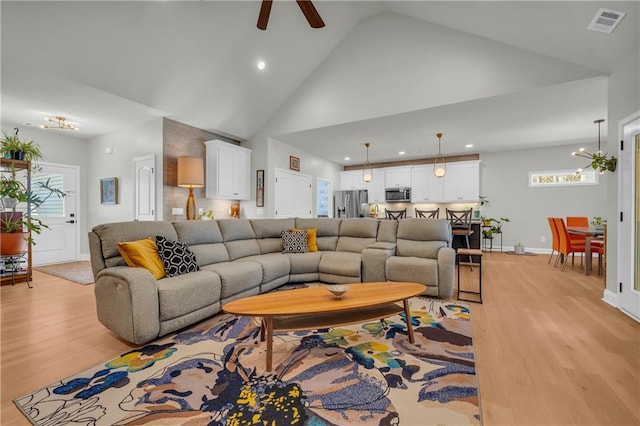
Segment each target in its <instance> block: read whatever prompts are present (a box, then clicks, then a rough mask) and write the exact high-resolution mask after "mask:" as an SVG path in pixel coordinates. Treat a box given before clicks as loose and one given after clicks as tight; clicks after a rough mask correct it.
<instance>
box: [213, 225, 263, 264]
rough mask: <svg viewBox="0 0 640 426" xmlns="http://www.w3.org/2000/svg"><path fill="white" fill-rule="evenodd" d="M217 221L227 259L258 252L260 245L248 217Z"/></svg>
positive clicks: (254, 254)
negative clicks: (227, 254)
mask: <svg viewBox="0 0 640 426" xmlns="http://www.w3.org/2000/svg"><path fill="white" fill-rule="evenodd" d="M217 222H218V226H219V227H220V232H221V233H222V239H223V240H224V245H225V247H226V248H227V252H228V253H229V260H236V259H240V258H242V257H247V256H256V255H258V254H260V246H259V245H258V242H257V241H256V234H255V232H253V228H252V227H251V222H250V221H249V219H220V220H218V221H217Z"/></svg>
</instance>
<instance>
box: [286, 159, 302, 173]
mask: <svg viewBox="0 0 640 426" xmlns="http://www.w3.org/2000/svg"><path fill="white" fill-rule="evenodd" d="M289 168H290V169H291V170H295V171H296V172H299V171H300V159H299V158H298V157H294V156H293V155H290V156H289Z"/></svg>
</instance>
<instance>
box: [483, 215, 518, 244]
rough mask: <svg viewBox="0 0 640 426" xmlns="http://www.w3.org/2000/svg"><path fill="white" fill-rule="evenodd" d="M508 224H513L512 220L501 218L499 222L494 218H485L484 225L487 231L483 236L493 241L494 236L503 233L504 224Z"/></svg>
mask: <svg viewBox="0 0 640 426" xmlns="http://www.w3.org/2000/svg"><path fill="white" fill-rule="evenodd" d="M506 222H511V220H510V219H509V218H507V217H501V218H500V219H499V220H498V219H495V218H493V217H489V218H486V217H483V218H482V225H483V226H484V227H485V229H483V230H482V236H483V237H484V238H487V239H493V235H494V234H498V233H500V232H502V224H503V223H506Z"/></svg>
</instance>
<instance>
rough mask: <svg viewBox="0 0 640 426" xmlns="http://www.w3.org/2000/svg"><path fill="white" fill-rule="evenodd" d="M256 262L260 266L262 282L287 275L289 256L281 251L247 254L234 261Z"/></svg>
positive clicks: (289, 268)
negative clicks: (256, 254)
mask: <svg viewBox="0 0 640 426" xmlns="http://www.w3.org/2000/svg"><path fill="white" fill-rule="evenodd" d="M245 261H250V262H256V263H258V264H260V266H261V267H262V283H263V284H264V283H268V282H271V281H273V280H275V279H278V278H282V277H288V276H289V271H290V270H291V262H289V256H283V255H282V253H267V254H260V255H258V256H249V257H244V258H242V259H239V260H237V261H236V262H245Z"/></svg>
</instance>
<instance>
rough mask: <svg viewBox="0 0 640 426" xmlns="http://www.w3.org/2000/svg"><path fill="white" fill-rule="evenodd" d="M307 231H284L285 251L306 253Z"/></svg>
mask: <svg viewBox="0 0 640 426" xmlns="http://www.w3.org/2000/svg"><path fill="white" fill-rule="evenodd" d="M307 251H309V250H308V248H307V231H295V232H292V231H282V252H283V253H306V252H307Z"/></svg>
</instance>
